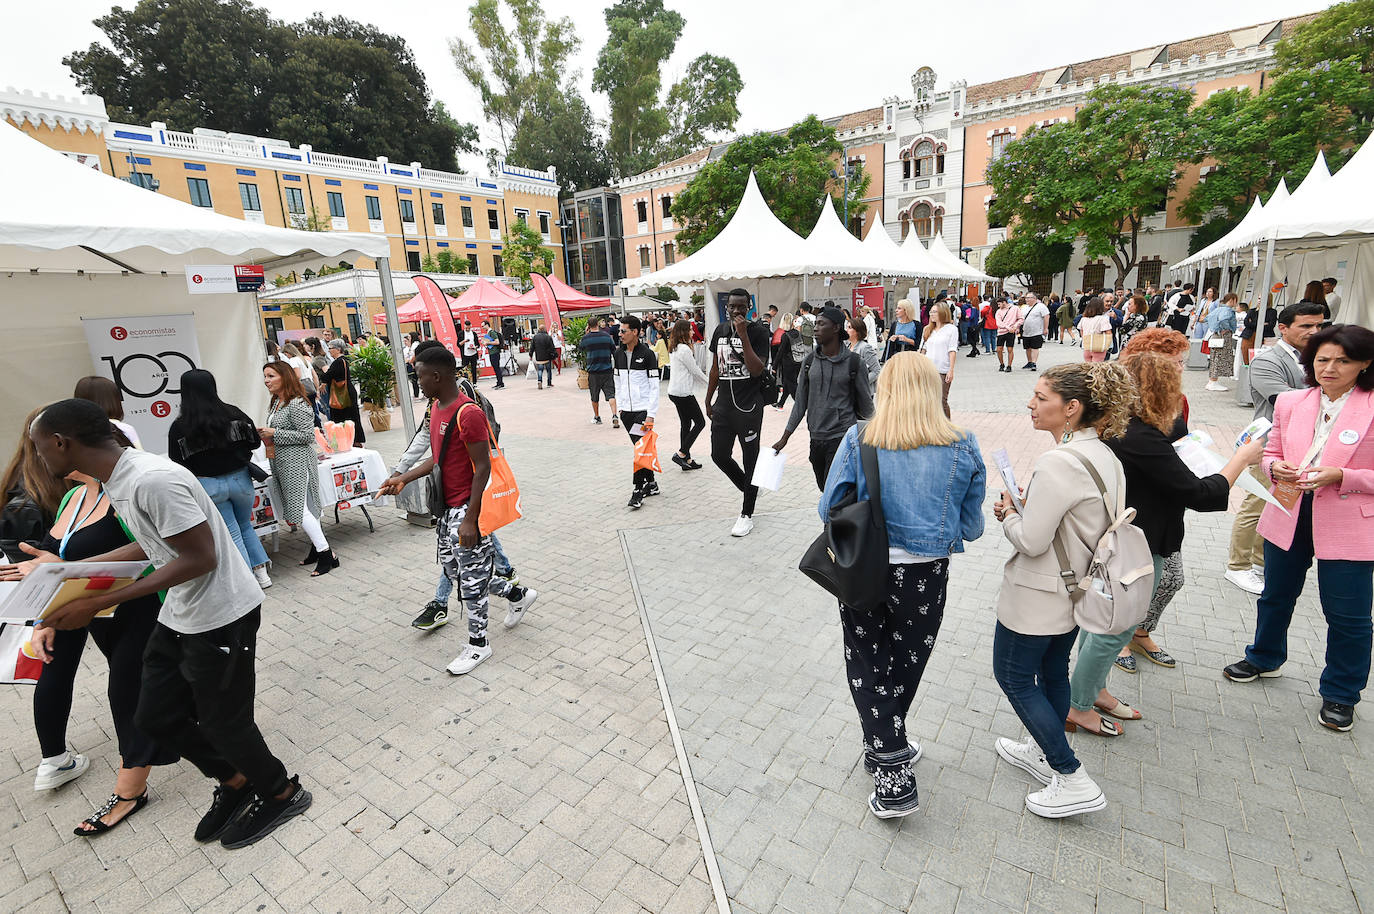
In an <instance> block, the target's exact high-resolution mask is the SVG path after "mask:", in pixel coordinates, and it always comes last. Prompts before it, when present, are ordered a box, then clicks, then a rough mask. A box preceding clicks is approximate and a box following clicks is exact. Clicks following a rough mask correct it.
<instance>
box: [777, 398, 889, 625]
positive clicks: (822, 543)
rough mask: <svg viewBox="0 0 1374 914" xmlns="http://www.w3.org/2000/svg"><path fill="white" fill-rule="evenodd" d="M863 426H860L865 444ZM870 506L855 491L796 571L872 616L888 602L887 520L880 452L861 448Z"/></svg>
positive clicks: (833, 513)
mask: <svg viewBox="0 0 1374 914" xmlns="http://www.w3.org/2000/svg"><path fill="white" fill-rule="evenodd" d="M863 429H864V425H863V424H860V425H859V438H860V440H862V439H863ZM859 459H860V460H861V461H862V462H863V468H864V481H865V482H866V483H867V484H868V500H867V501H860V500H859V494H858V489H857V488H856V489H855V491H854V492H852V493H851V494H850V495H849V496H847V497H846V498H845V499H844V500H843V501H841V502H840V504H838V505H837V506H835V507H834V508H833V509H831V511H830V520H829V522H827V523H826V525H825V530H824V531H822V533H821V535H820V536H818V537H816V541H815V542H813V543H812V544H811V546H810V547H809V548H808V549H807V550H806V553H805V554H804V555H803V556H802V558H801V562H800V563H799V564H798V565H797V567H798V568H799V569H801V572H802V573H803V574H805V575H806V576H807V577H809V578H810V579H811V580H813V581H815V582H816V583H817V584H819V585H821V586H822V587H824V588H825V589H826V591H828V592H829V593H830V594H832V595H834V596H835V597H836V598H838V599H839V601H840V602H841V603H843V604H844V605H846V606H851V607H853V608H855V609H861V610H863V611H865V612H872V611H873V610H875V609H877V608H878V607H879V606H880V605H881V604H883V603H884V602H886V600H887V524H886V522H885V521H884V519H883V504H882V484H881V480H880V479H879V477H878V451H877V448H874V447H870V446H869V445H867V444H860V445H859Z"/></svg>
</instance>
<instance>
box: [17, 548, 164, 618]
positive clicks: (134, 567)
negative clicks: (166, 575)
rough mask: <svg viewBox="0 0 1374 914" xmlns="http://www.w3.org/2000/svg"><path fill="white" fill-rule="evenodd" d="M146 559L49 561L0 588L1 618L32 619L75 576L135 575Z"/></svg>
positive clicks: (140, 572) (143, 566) (39, 613)
mask: <svg viewBox="0 0 1374 914" xmlns="http://www.w3.org/2000/svg"><path fill="white" fill-rule="evenodd" d="M147 567H148V563H147V562H47V563H44V564H42V565H39V566H37V567H36V568H35V569H34V570H33V571H31V572H29V574H28V575H27V576H26V577H25V578H24V579H23V580H22V581H18V582H12V583H11V584H10V586H7V587H4V588H3V589H0V622H31V621H33V620H34V619H37V618H38V617H39V616H40V615H41V614H42V613H43V610H44V609H46V608H47V605H48V602H49V601H50V600H52V598H53V595H54V594H56V593H57V590H58V588H60V587H61V586H62V582H63V581H68V580H71V579H72V578H96V577H108V578H136V577H138V576H139V575H140V574H142V573H143V569H145V568H147Z"/></svg>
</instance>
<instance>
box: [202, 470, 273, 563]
mask: <svg viewBox="0 0 1374 914" xmlns="http://www.w3.org/2000/svg"><path fill="white" fill-rule="evenodd" d="M198 478H199V479H200V485H201V487H202V488H203V489H205V494H207V495H209V496H210V500H211V501H213V502H214V503H215V507H216V508H219V513H220V515H221V516H222V517H223V518H224V525H225V526H226V527H228V528H229V537H230V538H231V539H232V540H233V541H234V545H235V546H237V547H239V554H240V555H242V556H243V560H244V561H245V562H247V563H248V567H249V568H256V567H258V566H259V565H266V564H267V550H266V549H264V548H262V540H260V539H258V534H257V532H256V531H255V530H254V529H253V477H252V476H250V475H248V468H247V467H244V468H243V469H241V470H236V471H235V472H233V473H227V474H225V475H224V476H201V477H198Z"/></svg>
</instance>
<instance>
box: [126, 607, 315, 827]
mask: <svg viewBox="0 0 1374 914" xmlns="http://www.w3.org/2000/svg"><path fill="white" fill-rule="evenodd" d="M261 622H262V607H258V608H257V609H254V610H252V611H251V612H249V613H248V614H246V615H244V616H241V617H240V618H238V619H236V620H234V621H233V622H230V623H229V624H228V625H225V626H223V627H221V628H216V629H211V630H210V631H208V632H202V633H201V634H198V635H182V634H178V633H177V632H174V631H172V630H171V629H170V628H168V627H167V626H165V625H163V624H162V623H160V622H159V623H158V624H157V626H156V628H154V629H153V634H152V636H151V637H150V638H149V639H148V649H147V651H146V652H145V653H144V655H143V690H142V692H141V693H140V695H139V699H138V713H137V714H136V715H135V716H134V720H135V722H136V723H137V724H138V726H139V728H140V729H142V730H143V732H144V733H147V734H148V735H149V736H150V737H152V738H153V739H155V740H157V741H158V742H159V743H160V744H162V745H163V746H166V747H167V748H169V749H173V750H175V751H177V752H179V753H180V754H181V756H182V757H183V758H185V759H186V760H187V761H188V762H190V763H191V764H193V765H195V766H196V767H197V768H199V769H200V770H201V772H202V773H203V774H204V775H205V776H206V777H209V778H214V779H215V780H218V781H227V780H230V779H231V778H233V776H234V775H235V774H239V773H241V774H242V775H243V776H244V777H246V778H247V779H248V784H249V786H251V787H252V788H253V790H254V792H256V793H257V795H258V796H260V797H262V798H263V799H266V800H270V799H272V798H273V797H275V796H277V795H279V794H281V793H282V792H284V791H285V790H286V789H287V788H288V787H290V786H291V785H290V783H289V781H288V780H287V777H286V767H285V766H284V765H282V763H281V762H280V761H279V760H278V759H277V757H276V756H275V755H273V754H272V752H271V750H270V749H268V748H267V743H266V742H265V741H264V740H263V738H262V732H261V731H260V730H258V725H257V723H256V722H254V720H253V697H254V690H255V687H256V671H255V669H254V664H255V660H256V657H257V642H258V626H259V624H261Z"/></svg>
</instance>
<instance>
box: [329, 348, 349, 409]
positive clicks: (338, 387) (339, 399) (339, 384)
mask: <svg viewBox="0 0 1374 914" xmlns="http://www.w3.org/2000/svg"><path fill="white" fill-rule="evenodd" d="M339 358H343V356H339ZM348 377H349V372H348V362H344V376H343V380H342V381H330V382H329V408H330V409H348V408H349V407H350V406H352V405H353V391H352V390H350V389H349V387H348Z"/></svg>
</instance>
